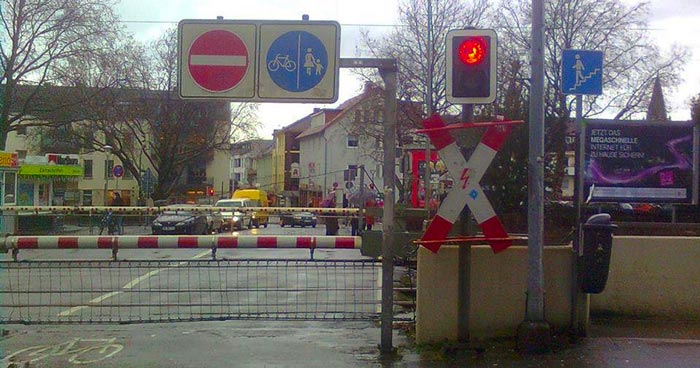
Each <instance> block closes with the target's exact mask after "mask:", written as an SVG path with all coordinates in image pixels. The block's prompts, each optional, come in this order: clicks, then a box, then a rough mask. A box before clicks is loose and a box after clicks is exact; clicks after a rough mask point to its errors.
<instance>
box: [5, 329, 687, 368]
mask: <svg viewBox="0 0 700 368" xmlns="http://www.w3.org/2000/svg"><path fill="white" fill-rule="evenodd" d="M5 328H6V331H7V333H6V335H5V336H3V337H2V338H0V354H1V355H2V357H4V358H5V360H3V361H1V362H2V363H1V364H0V367H24V365H21V364H23V363H20V362H21V361H31V363H29V365H28V367H73V366H75V365H80V366H84V367H491V368H493V367H574V368H576V367H635V368H638V367H641V368H646V367H650V368H651V367H674V368H675V367H680V368H685V367H688V368H691V367H700V339H699V338H698V337H700V336H698V335H697V333H698V332H700V322H690V323H688V322H686V323H679V322H650V321H624V320H614V321H613V320H604V321H596V324H595V325H594V326H593V328H592V329H591V332H592V334H591V336H590V337H587V338H580V339H572V338H570V337H568V336H556V337H555V339H554V342H555V343H554V344H553V345H552V349H551V351H550V352H548V353H544V354H537V355H521V354H519V353H518V352H517V350H516V349H515V343H514V341H513V340H512V339H502V340H489V341H483V342H480V343H476V344H473V346H471V347H464V346H457V345H451V344H435V345H430V346H415V345H414V344H412V342H411V341H412V340H411V338H410V337H409V336H408V335H407V334H406V333H404V331H403V329H396V330H395V331H394V341H393V343H394V346H395V347H396V353H395V354H393V355H390V356H381V355H380V354H379V349H378V344H379V340H380V329H379V327H378V326H377V325H376V324H375V323H372V322H292V321H266V322H262V321H222V322H184V323H177V324H145V325H117V326H109V325H108V326H75V325H72V326H71V325H65V326H5ZM617 335H625V336H617ZM13 364H14V365H13Z"/></svg>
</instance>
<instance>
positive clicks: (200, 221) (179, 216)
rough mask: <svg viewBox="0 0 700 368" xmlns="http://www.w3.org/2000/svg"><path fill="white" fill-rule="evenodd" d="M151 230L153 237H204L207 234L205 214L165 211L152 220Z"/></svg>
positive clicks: (187, 211)
mask: <svg viewBox="0 0 700 368" xmlns="http://www.w3.org/2000/svg"><path fill="white" fill-rule="evenodd" d="M173 207H177V206H173ZM151 230H152V231H153V235H206V234H208V233H209V225H208V224H207V214H206V213H203V212H202V213H197V212H196V211H190V210H180V209H175V208H173V209H166V210H165V211H163V212H162V213H161V214H160V215H158V217H156V219H155V220H153V223H152V224H151Z"/></svg>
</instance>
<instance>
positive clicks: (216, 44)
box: [188, 29, 250, 92]
mask: <svg viewBox="0 0 700 368" xmlns="http://www.w3.org/2000/svg"><path fill="white" fill-rule="evenodd" d="M249 64H250V63H249V54H248V48H247V47H246V44H245V43H244V42H243V40H241V38H240V37H238V36H237V35H236V34H235V33H233V32H229V31H226V30H221V29H217V30H212V31H208V32H205V33H203V34H202V35H200V36H199V37H197V38H196V39H195V40H194V42H193V43H192V46H191V47H190V50H189V57H188V68H189V72H190V75H191V76H192V79H193V80H194V82H195V83H196V84H197V85H199V86H200V87H202V88H203V89H205V90H207V91H210V92H224V91H228V90H230V89H231V88H234V87H236V86H237V85H238V84H239V83H240V82H241V81H242V80H243V77H245V75H246V73H247V72H248V66H249Z"/></svg>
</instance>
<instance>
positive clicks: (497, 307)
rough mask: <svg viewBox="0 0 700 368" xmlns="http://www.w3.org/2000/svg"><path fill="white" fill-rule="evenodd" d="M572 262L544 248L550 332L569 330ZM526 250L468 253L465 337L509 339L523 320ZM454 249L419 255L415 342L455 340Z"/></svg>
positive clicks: (560, 251)
mask: <svg viewBox="0 0 700 368" xmlns="http://www.w3.org/2000/svg"><path fill="white" fill-rule="evenodd" d="M571 259H572V249H571V247H569V246H557V247H554V246H552V247H545V251H544V257H543V262H544V272H545V275H544V277H545V280H544V283H545V318H546V319H547V321H548V322H549V323H550V324H551V325H552V327H553V328H555V329H558V330H563V329H566V328H568V326H569V324H570V318H571V316H570V311H571V286H570V285H571V283H572V277H571V269H572V265H571ZM527 262H528V256H527V247H524V246H512V247H510V248H509V249H508V250H506V251H504V252H502V253H499V254H493V252H492V251H491V249H490V248H489V247H488V246H474V247H472V263H471V264H472V268H471V276H472V280H471V311H470V317H469V324H470V335H471V337H472V338H473V339H479V338H490V337H498V336H514V335H515V333H516V330H517V327H518V324H520V323H521V322H523V319H524V315H525V298H526V291H527V274H528V265H527ZM457 265H458V249H457V247H456V246H443V247H442V248H440V252H438V253H437V254H433V253H431V252H430V251H428V250H426V249H424V248H422V247H421V248H420V250H419V253H418V270H419V271H418V285H417V286H418V290H417V292H418V294H417V323H416V340H417V342H418V343H428V342H442V341H445V340H450V341H456V340H457V324H456V321H457V282H458V280H457Z"/></svg>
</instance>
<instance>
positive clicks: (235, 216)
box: [214, 199, 253, 231]
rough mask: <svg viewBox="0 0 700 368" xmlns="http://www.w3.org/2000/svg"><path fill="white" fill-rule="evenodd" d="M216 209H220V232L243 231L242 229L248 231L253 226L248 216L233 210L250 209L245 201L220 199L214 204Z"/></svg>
mask: <svg viewBox="0 0 700 368" xmlns="http://www.w3.org/2000/svg"><path fill="white" fill-rule="evenodd" d="M214 206H216V207H222V208H221V209H220V213H221V218H222V220H223V223H222V226H221V227H222V231H233V230H243V228H244V227H246V228H248V229H250V228H251V227H252V226H253V222H252V221H251V216H250V214H247V213H245V212H243V211H238V210H235V209H236V208H237V209H244V208H246V207H251V205H250V203H249V201H248V200H247V199H222V200H219V201H217V202H216V204H215V205H214Z"/></svg>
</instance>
